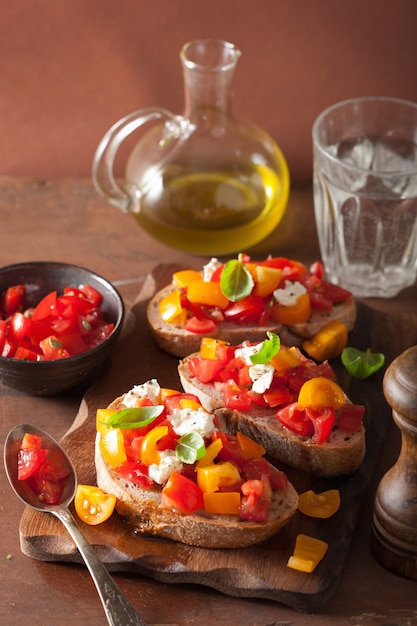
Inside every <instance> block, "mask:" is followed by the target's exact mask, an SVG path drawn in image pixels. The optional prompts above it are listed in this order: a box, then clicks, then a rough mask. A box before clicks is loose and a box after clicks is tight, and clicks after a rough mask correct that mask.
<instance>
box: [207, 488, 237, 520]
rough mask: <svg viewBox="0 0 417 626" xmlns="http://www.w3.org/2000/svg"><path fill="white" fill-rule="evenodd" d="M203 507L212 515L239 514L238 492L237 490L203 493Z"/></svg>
mask: <svg viewBox="0 0 417 626" xmlns="http://www.w3.org/2000/svg"><path fill="white" fill-rule="evenodd" d="M203 498H204V508H205V510H206V511H207V513H212V514H213V515H239V509H240V493H239V492H237V491H216V492H213V493H203Z"/></svg>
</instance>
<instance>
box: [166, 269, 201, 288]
mask: <svg viewBox="0 0 417 626" xmlns="http://www.w3.org/2000/svg"><path fill="white" fill-rule="evenodd" d="M199 280H201V281H202V280H203V276H202V274H200V272H197V270H180V271H179V272H175V273H174V274H173V275H172V282H173V283H174V285H175V286H176V287H180V288H182V287H188V285H189V284H190V283H193V282H195V281H199Z"/></svg>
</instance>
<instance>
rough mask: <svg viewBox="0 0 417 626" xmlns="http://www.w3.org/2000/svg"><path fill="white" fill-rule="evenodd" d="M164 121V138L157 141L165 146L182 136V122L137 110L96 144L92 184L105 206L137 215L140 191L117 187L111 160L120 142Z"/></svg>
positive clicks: (153, 111) (125, 185) (154, 110)
mask: <svg viewBox="0 0 417 626" xmlns="http://www.w3.org/2000/svg"><path fill="white" fill-rule="evenodd" d="M164 119H165V120H166V122H167V123H166V135H165V136H163V137H162V138H161V141H162V142H163V143H164V144H166V143H167V142H168V141H170V140H172V139H177V138H178V137H179V136H180V135H181V132H182V126H181V123H182V122H183V118H182V117H181V116H178V115H173V114H172V113H170V112H169V111H167V110H165V109H162V108H156V107H154V108H148V109H141V110H140V111H135V112H133V113H130V114H129V115H126V116H125V117H123V118H122V119H121V120H119V121H118V122H116V123H115V124H114V125H113V126H112V127H111V128H110V129H109V130H108V131H107V133H106V134H105V135H104V137H103V139H102V140H101V141H100V143H99V145H98V147H97V150H96V153H95V155H94V159H93V172H92V177H93V184H94V186H95V188H96V189H97V191H98V192H99V193H100V194H101V195H103V196H104V197H105V198H106V200H107V201H108V202H110V203H111V204H112V205H114V206H116V207H117V208H119V209H121V210H122V211H124V212H133V213H134V212H138V211H139V208H140V198H141V191H140V189H139V188H138V187H137V186H136V185H134V184H133V183H129V182H127V181H126V182H124V183H123V186H120V185H118V184H117V182H116V180H115V177H114V160H115V158H116V154H117V151H118V149H119V147H120V145H121V144H122V142H123V141H124V140H125V139H126V137H128V136H129V135H130V134H131V133H132V132H133V131H135V130H136V129H138V128H139V127H140V126H142V125H143V124H146V123H148V122H151V121H157V120H164Z"/></svg>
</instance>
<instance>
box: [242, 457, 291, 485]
mask: <svg viewBox="0 0 417 626" xmlns="http://www.w3.org/2000/svg"><path fill="white" fill-rule="evenodd" d="M242 473H243V475H244V477H245V480H252V479H255V478H256V479H261V478H262V476H266V477H267V478H268V480H269V482H270V484H271V487H272V489H274V490H277V489H285V488H286V487H287V484H288V480H287V477H286V475H285V474H284V472H282V471H281V470H279V469H277V468H276V467H274V466H273V465H271V464H270V463H268V461H267V460H266V459H265V457H263V456H262V457H257V458H254V459H249V460H248V461H246V462H245V464H244V465H243V468H242Z"/></svg>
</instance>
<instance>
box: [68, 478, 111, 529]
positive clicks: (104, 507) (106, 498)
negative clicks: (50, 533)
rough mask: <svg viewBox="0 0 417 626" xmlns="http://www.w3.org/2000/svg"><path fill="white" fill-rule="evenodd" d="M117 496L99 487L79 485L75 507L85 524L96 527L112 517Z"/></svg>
mask: <svg viewBox="0 0 417 626" xmlns="http://www.w3.org/2000/svg"><path fill="white" fill-rule="evenodd" d="M115 504H116V496H114V495H112V494H109V493H106V492H105V491H103V490H102V489H100V488H99V487H93V486H91V485H77V489H76V491H75V498H74V506H75V510H76V512H77V515H78V517H79V518H80V519H82V521H83V522H85V523H86V524H90V525H91V526H96V525H97V524H101V523H102V522H105V521H106V520H107V519H109V517H110V516H111V515H112V513H113V511H114V507H115Z"/></svg>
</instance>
